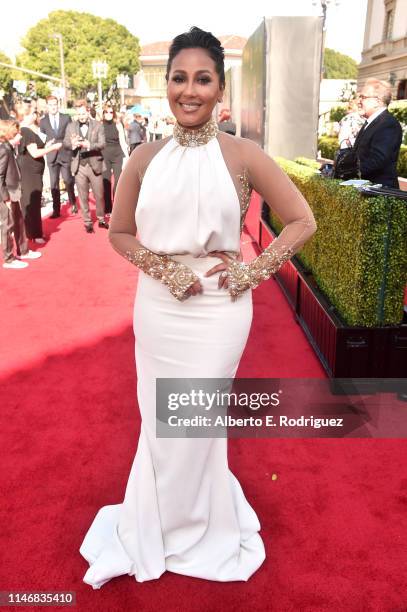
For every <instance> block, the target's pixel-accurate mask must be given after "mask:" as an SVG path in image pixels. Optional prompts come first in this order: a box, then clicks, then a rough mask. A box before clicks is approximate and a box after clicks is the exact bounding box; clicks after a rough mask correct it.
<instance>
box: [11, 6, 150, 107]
mask: <svg viewBox="0 0 407 612" xmlns="http://www.w3.org/2000/svg"><path fill="white" fill-rule="evenodd" d="M55 33H59V34H62V37H63V45H64V60H65V77H66V80H67V83H68V86H69V89H70V90H71V92H72V93H73V94H74V95H75V96H85V95H86V93H87V92H88V91H89V90H90V89H95V88H96V83H95V79H94V78H93V74H92V61H93V60H104V61H106V62H107V64H108V66H109V70H108V74H107V78H106V79H104V80H103V81H102V85H103V89H106V88H108V87H109V85H111V84H112V83H113V82H114V81H115V79H116V76H117V75H118V74H119V73H121V72H127V73H128V74H130V75H131V74H134V73H136V72H137V71H138V70H139V65H140V64H139V59H138V56H139V53H140V45H139V40H138V38H137V37H136V36H133V34H131V33H130V32H129V31H128V30H127V28H125V27H124V26H122V25H120V24H118V23H117V22H116V21H114V20H113V19H102V18H101V17H96V16H95V15H91V14H89V13H78V12H76V11H54V12H52V13H50V14H49V15H48V17H47V18H46V19H41V21H39V22H38V23H37V25H35V26H34V27H32V28H31V29H30V30H29V31H28V32H27V34H26V36H25V37H24V39H23V40H22V46H23V48H24V49H25V51H23V52H22V53H21V54H20V55H19V56H18V60H17V61H18V64H19V65H20V66H22V67H23V66H24V67H25V68H30V69H31V70H37V71H38V72H43V73H45V74H49V75H51V76H55V77H60V74H61V73H60V59H59V44H58V40H56V39H55V38H53V34H55ZM36 84H37V90H38V91H39V92H40V93H41V94H42V95H43V93H44V91H43V90H44V87H46V84H45V82H44V81H40V80H37V81H36Z"/></svg>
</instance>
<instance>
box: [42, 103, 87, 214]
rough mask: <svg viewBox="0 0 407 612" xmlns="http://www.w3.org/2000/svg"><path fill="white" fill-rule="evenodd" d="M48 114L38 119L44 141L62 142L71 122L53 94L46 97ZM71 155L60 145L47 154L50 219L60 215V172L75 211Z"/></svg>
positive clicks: (76, 210)
mask: <svg viewBox="0 0 407 612" xmlns="http://www.w3.org/2000/svg"><path fill="white" fill-rule="evenodd" d="M47 108H48V114H47V115H45V117H43V118H42V119H41V121H40V130H41V132H43V133H44V134H45V135H46V137H47V140H46V142H50V141H54V142H63V140H64V138H65V132H66V128H67V127H68V125H69V124H70V123H71V118H70V116H69V115H64V114H62V113H60V112H59V105H58V99H57V98H56V97H55V96H48V98H47ZM71 157H72V153H71V151H70V150H68V149H65V148H64V147H61V148H60V149H59V151H52V152H51V153H48V155H47V164H48V168H49V175H50V182H51V195H52V204H53V209H54V211H53V213H52V215H51V218H52V219H56V218H57V217H60V216H61V193H60V190H59V177H60V174H62V178H63V179H64V183H65V189H66V191H67V193H68V198H69V202H70V204H71V206H72V212H73V213H77V212H78V209H77V206H76V198H75V190H74V178H73V176H72V173H71V168H70V165H71Z"/></svg>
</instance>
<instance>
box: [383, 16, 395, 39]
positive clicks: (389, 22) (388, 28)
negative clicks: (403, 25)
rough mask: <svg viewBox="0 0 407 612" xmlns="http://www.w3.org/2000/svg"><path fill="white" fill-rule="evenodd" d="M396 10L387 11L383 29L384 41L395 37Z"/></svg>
mask: <svg viewBox="0 0 407 612" xmlns="http://www.w3.org/2000/svg"><path fill="white" fill-rule="evenodd" d="M393 21H394V8H389V9H387V11H386V17H385V20H384V28H383V40H390V39H391V37H392V35H393Z"/></svg>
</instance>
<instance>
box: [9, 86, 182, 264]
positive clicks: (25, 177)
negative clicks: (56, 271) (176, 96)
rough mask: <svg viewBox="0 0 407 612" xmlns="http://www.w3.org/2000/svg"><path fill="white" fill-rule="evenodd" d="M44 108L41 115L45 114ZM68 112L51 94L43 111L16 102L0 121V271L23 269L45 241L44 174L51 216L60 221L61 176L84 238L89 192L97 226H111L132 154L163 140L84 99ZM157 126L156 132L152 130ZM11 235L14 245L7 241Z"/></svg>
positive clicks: (136, 120) (136, 119)
mask: <svg viewBox="0 0 407 612" xmlns="http://www.w3.org/2000/svg"><path fill="white" fill-rule="evenodd" d="M44 111H45V112H44ZM73 111H74V112H73V114H67V113H63V112H61V111H60V108H59V101H58V99H57V98H56V97H55V96H52V95H51V96H48V98H47V99H46V109H43V107H42V105H41V104H40V103H37V102H35V101H27V102H20V103H17V104H15V106H14V108H13V109H12V110H11V112H10V117H9V118H8V119H4V120H1V121H0V184H1V194H0V196H1V202H0V227H1V236H0V240H1V246H2V251H3V267H4V268H9V269H21V268H25V267H27V265H28V263H27V262H26V261H23V260H27V259H38V258H39V257H41V252H39V251H33V250H31V249H30V248H29V246H30V242H31V243H32V244H31V246H32V245H35V244H36V245H42V244H45V242H46V237H45V236H44V232H43V226H42V216H41V208H42V205H43V190H44V173H45V171H46V172H47V173H46V179H47V181H46V182H47V183H49V188H50V194H51V197H52V207H53V211H52V214H51V218H52V219H56V218H58V217H60V216H61V187H60V186H61V183H60V179H61V178H62V179H63V183H64V186H65V190H66V193H67V196H68V199H69V204H70V209H71V213H72V214H74V215H75V214H77V213H78V212H79V210H78V206H77V198H76V193H77V195H78V199H79V204H80V210H81V214H82V218H83V221H84V226H85V229H86V231H87V232H88V233H94V229H93V223H92V219H91V216H90V210H89V189H90V188H91V189H92V193H93V196H94V198H95V201H96V216H97V220H98V227H99V228H102V229H108V228H109V222H108V218H109V216H110V214H111V212H112V207H113V201H114V195H115V190H116V186H117V183H118V180H119V177H120V174H121V171H122V169H123V166H124V164H125V163H126V161H127V159H128V157H129V155H130V154H131V152H132V151H133V150H134V149H135V148H136V147H137V146H139V145H140V144H142V143H143V142H146V141H147V140H153V139H156V138H157V139H158V138H162V137H165V136H167V135H169V134H170V132H171V131H172V128H173V120H172V119H171V118H167V119H166V120H165V125H166V129H165V130H162V132H161V133H159V132H158V131H157V128H159V129H160V130H161V128H160V127H159V126H157V122H155V124H156V125H155V126H154V124H152V126H151V130H150V131H148V120H147V119H146V118H144V117H143V116H142V115H141V114H140V113H135V114H129V113H127V114H125V113H122V112H116V110H115V108H114V106H113V105H111V104H105V105H104V106H103V109H102V111H101V113H100V115H99V114H98V112H97V111H96V109H94V108H91V107H89V105H88V103H87V101H86V100H78V101H76V102H75V104H74V109H73ZM154 127H155V131H154V129H153V128H154ZM13 238H14V240H13Z"/></svg>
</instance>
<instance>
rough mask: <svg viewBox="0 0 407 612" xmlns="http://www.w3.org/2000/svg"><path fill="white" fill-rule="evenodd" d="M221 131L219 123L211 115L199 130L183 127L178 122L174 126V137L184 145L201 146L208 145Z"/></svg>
mask: <svg viewBox="0 0 407 612" xmlns="http://www.w3.org/2000/svg"><path fill="white" fill-rule="evenodd" d="M218 132H219V129H218V124H217V123H216V121H215V120H214V119H213V118H212V117H211V119H209V121H207V122H206V123H205V125H203V126H202V127H200V128H198V129H197V130H193V129H189V128H186V127H183V126H182V125H180V124H179V123H178V122H177V123H176V124H175V126H174V134H173V136H174V138H175V140H176V141H177V142H178V144H180V145H181V146H182V147H199V146H200V145H206V144H208V142H209V141H210V140H212V138H215V136H216V135H217V133H218Z"/></svg>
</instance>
